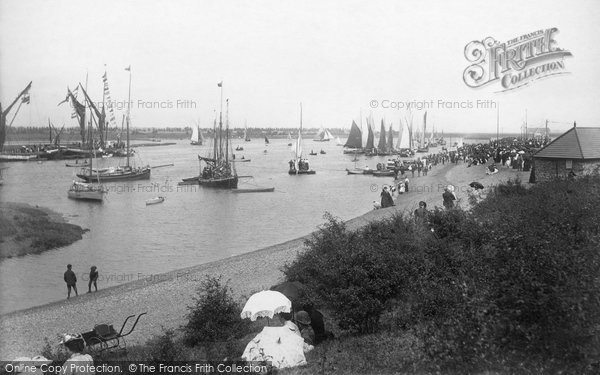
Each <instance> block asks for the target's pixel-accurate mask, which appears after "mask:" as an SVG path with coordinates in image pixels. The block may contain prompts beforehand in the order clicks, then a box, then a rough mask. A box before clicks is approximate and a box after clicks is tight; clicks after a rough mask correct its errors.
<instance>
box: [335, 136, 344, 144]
mask: <svg viewBox="0 0 600 375" xmlns="http://www.w3.org/2000/svg"><path fill="white" fill-rule="evenodd" d="M335 144H336V145H338V146H343V145H344V142H342V140H341V139H340V137H336V138H335Z"/></svg>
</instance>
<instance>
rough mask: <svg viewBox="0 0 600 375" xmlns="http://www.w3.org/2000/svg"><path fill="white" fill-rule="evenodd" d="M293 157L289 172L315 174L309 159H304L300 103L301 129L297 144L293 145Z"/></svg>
mask: <svg viewBox="0 0 600 375" xmlns="http://www.w3.org/2000/svg"><path fill="white" fill-rule="evenodd" d="M292 156H293V159H292V160H290V161H289V164H290V169H289V170H288V174H291V175H299V174H315V173H317V172H316V171H313V170H312V169H310V168H309V166H308V160H306V159H302V104H300V129H298V139H296V144H295V145H294V146H292Z"/></svg>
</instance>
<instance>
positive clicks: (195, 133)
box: [190, 126, 198, 143]
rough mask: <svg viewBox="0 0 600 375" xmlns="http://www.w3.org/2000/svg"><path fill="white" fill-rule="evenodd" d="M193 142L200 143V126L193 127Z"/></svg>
mask: <svg viewBox="0 0 600 375" xmlns="http://www.w3.org/2000/svg"><path fill="white" fill-rule="evenodd" d="M190 141H191V142H192V143H198V127H197V126H194V127H193V128H192V138H190Z"/></svg>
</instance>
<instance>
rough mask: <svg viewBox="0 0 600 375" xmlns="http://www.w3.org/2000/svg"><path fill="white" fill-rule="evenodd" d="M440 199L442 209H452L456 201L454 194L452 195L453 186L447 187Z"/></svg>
mask: <svg viewBox="0 0 600 375" xmlns="http://www.w3.org/2000/svg"><path fill="white" fill-rule="evenodd" d="M442 199H443V200H444V207H445V208H446V209H447V210H449V209H451V208H453V207H454V201H455V200H456V194H454V186H452V185H448V187H446V189H444V193H443V194H442Z"/></svg>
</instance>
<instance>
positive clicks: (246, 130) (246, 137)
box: [244, 123, 250, 142]
mask: <svg viewBox="0 0 600 375" xmlns="http://www.w3.org/2000/svg"><path fill="white" fill-rule="evenodd" d="M244 141H246V142H250V136H249V135H248V126H247V125H246V124H245V123H244Z"/></svg>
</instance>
